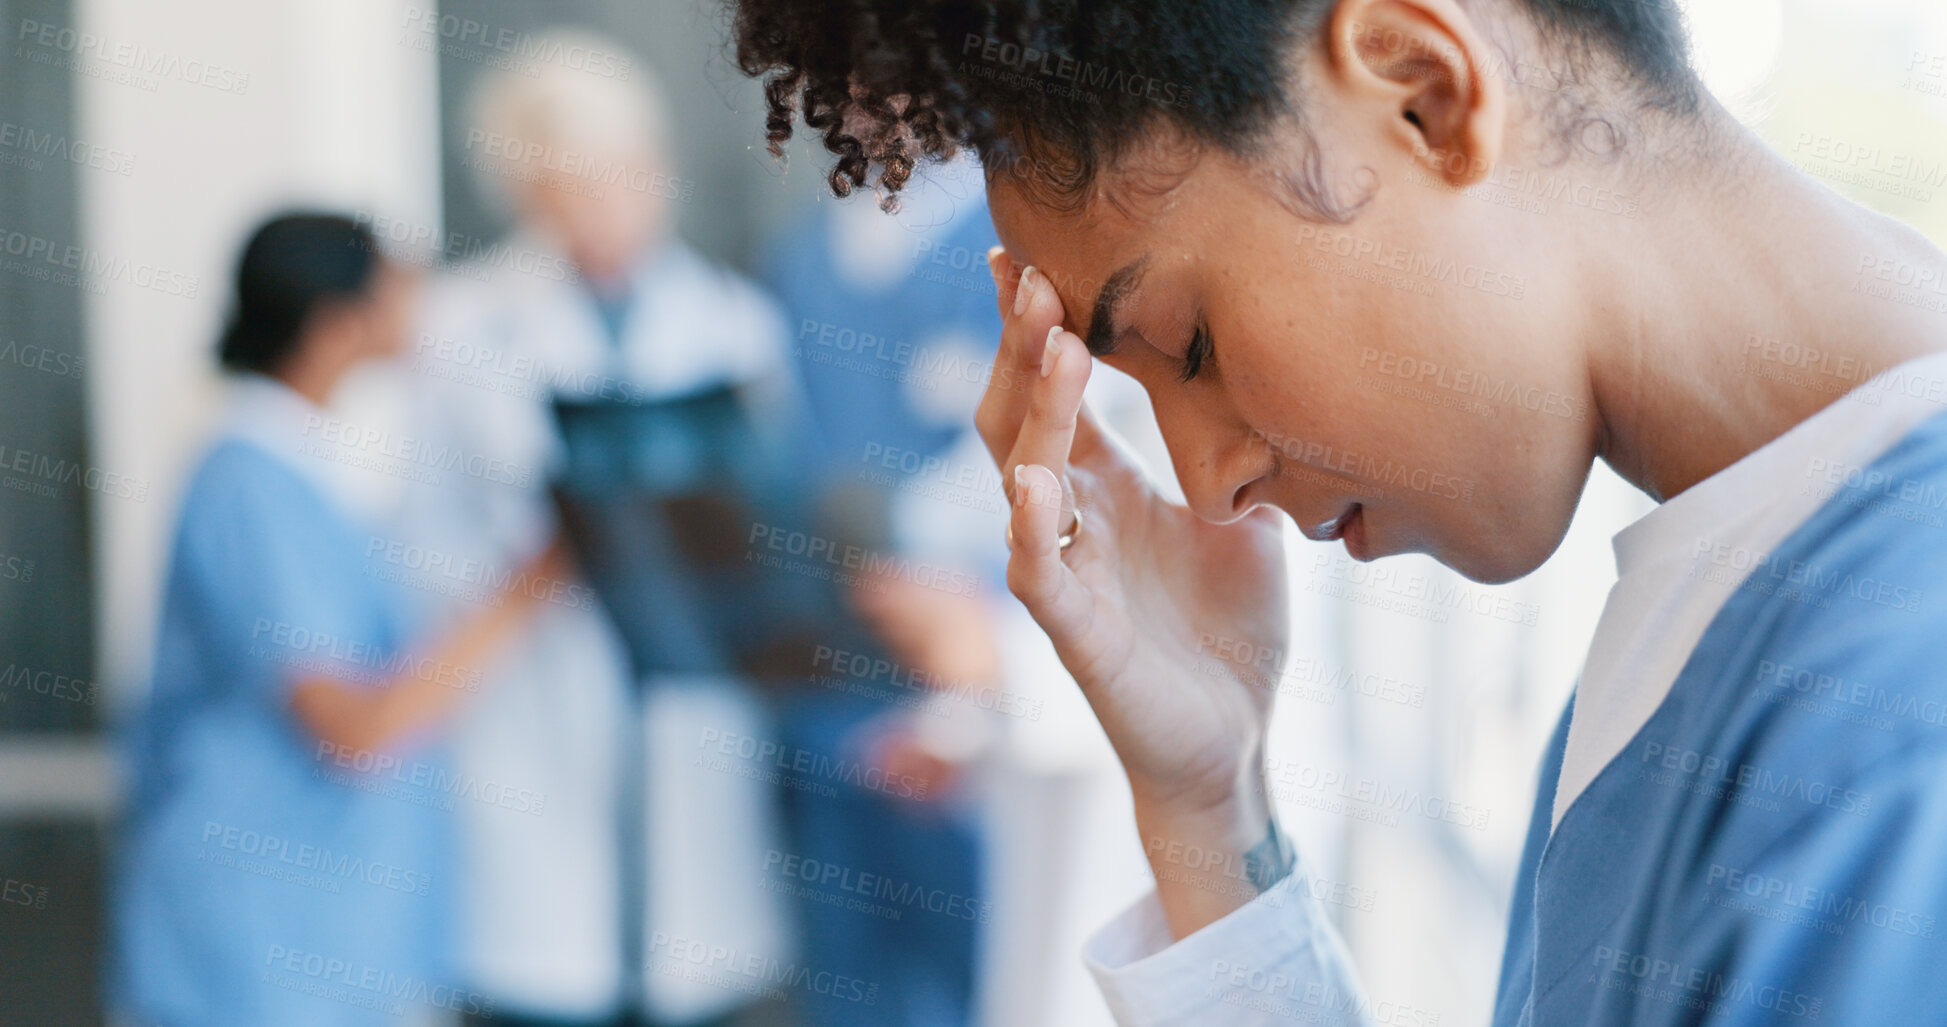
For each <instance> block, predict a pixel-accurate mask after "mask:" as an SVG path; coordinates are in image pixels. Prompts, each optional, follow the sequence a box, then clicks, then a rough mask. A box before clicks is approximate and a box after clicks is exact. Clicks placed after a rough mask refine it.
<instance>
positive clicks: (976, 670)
mask: <svg viewBox="0 0 1947 1027" xmlns="http://www.w3.org/2000/svg"><path fill="white" fill-rule="evenodd" d="M980 183H981V179H980V173H979V169H978V168H977V167H974V166H972V165H971V164H963V165H961V166H959V167H956V168H949V169H941V170H940V173H939V174H938V175H936V176H935V177H934V178H933V179H932V180H931V181H930V182H929V188H927V189H925V190H923V191H922V190H917V189H916V190H915V191H914V195H913V196H911V197H909V202H908V203H907V204H906V206H905V207H904V209H902V211H901V214H900V217H899V218H897V219H893V218H888V217H886V216H885V215H884V214H882V213H881V212H880V211H879V210H878V208H877V207H876V206H875V205H873V204H871V203H870V202H865V201H864V200H863V198H861V200H860V201H859V202H848V203H825V204H821V205H820V206H819V208H818V209H817V210H816V211H815V212H814V213H813V214H811V215H810V216H808V217H806V218H804V219H802V220H801V221H800V222H799V223H797V224H794V225H792V226H790V227H789V228H788V229H787V230H785V231H784V232H782V233H780V234H779V235H778V237H777V238H776V240H775V241H774V242H773V245H772V247H771V250H770V254H769V257H768V260H767V262H766V266H765V269H764V271H765V280H766V282H767V284H769V285H770V286H771V288H772V289H773V291H775V292H776V293H777V294H778V296H779V297H780V299H781V300H782V302H783V303H784V306H785V309H786V310H787V311H788V312H789V314H790V320H791V324H792V325H793V340H794V342H793V356H794V358H795V363H796V366H797V369H798V374H799V376H800V381H801V382H802V383H803V388H804V394H805V399H806V404H807V406H808V408H809V416H810V423H811V426H812V431H813V437H814V438H815V440H816V449H815V465H814V466H815V471H814V473H813V476H812V483H811V486H810V487H811V488H812V489H813V490H815V492H816V493H817V495H818V497H819V499H818V505H820V506H821V507H823V508H825V509H826V510H828V511H832V512H833V513H834V516H832V517H830V518H828V519H830V520H832V521H839V522H842V524H841V525H839V526H835V527H834V528H833V529H832V531H833V533H834V534H839V533H843V534H844V535H845V537H847V538H848V540H850V541H852V542H853V543H855V544H857V545H859V546H861V548H862V549H864V550H867V551H870V552H872V553H875V554H881V555H886V556H896V557H897V559H898V560H899V561H903V562H899V563H895V564H893V566H894V567H895V568H902V567H907V568H913V570H912V571H910V572H906V573H900V572H898V571H897V570H895V572H892V573H886V574H881V575H877V576H876V577H873V578H871V579H870V580H867V581H864V582H862V583H861V584H859V585H857V586H856V587H854V588H853V589H851V591H850V595H849V597H848V601H849V602H850V604H851V608H852V609H854V610H856V611H857V612H858V613H859V615H860V616H861V617H862V618H863V620H864V621H865V623H866V624H867V626H868V627H869V628H870V630H871V631H872V633H873V635H874V636H876V637H875V638H874V639H873V642H874V643H875V646H876V647H879V648H882V649H883V651H884V652H885V653H887V654H888V655H890V656H891V657H892V658H893V660H894V661H895V662H894V666H895V667H896V668H897V669H896V670H893V671H890V672H886V673H881V674H878V675H876V678H877V679H876V680H875V679H874V678H875V676H874V675H872V674H866V675H863V676H860V675H856V674H854V673H853V672H852V671H851V670H849V669H848V668H847V667H845V666H842V665H840V664H839V662H838V661H837V660H836V659H826V660H823V661H820V660H817V659H816V658H815V657H816V655H817V654H818V653H819V652H826V653H829V652H832V651H833V650H835V649H836V647H835V646H827V647H826V648H825V649H823V650H819V649H814V651H813V656H814V660H813V661H812V663H811V665H809V666H807V667H806V668H805V672H806V674H805V676H806V677H808V678H812V679H817V680H831V679H838V680H844V681H846V682H847V684H848V686H849V687H846V688H842V689H833V688H830V687H813V688H807V689H803V690H800V691H799V692H798V693H797V694H795V695H793V696H792V697H790V698H789V699H788V700H787V702H786V705H785V707H784V712H783V720H784V723H783V730H784V737H785V739H786V740H787V741H788V742H789V743H790V744H792V745H793V746H796V747H799V748H802V749H806V750H810V751H816V752H844V753H852V754H856V755H857V756H858V757H859V758H860V759H861V760H862V761H864V762H866V763H869V764H871V765H875V766H879V767H882V768H885V769H887V770H889V771H896V772H898V773H903V774H905V775H907V776H909V777H911V778H912V779H914V780H919V781H925V782H926V783H927V801H924V802H914V801H911V800H909V799H905V798H902V797H898V796H890V795H885V794H880V793H867V792H861V791H849V792H843V793H841V794H840V795H837V796H823V795H803V794H797V793H794V794H792V795H790V796H789V797H788V801H789V810H790V813H789V816H790V818H791V827H792V836H793V838H794V839H795V842H796V846H797V851H796V855H798V856H800V857H802V858H803V859H805V860H808V861H816V865H820V866H832V867H841V868H845V869H847V870H849V871H851V872H852V873H854V874H873V875H878V876H879V878H881V879H883V880H887V881H897V882H903V883H909V884H910V885H912V886H914V887H917V888H919V889H926V890H928V891H931V892H935V893H937V894H940V895H944V896H952V897H954V898H955V901H954V902H953V903H952V904H951V905H950V906H947V905H942V906H941V908H939V909H927V908H921V907H913V908H909V909H904V910H902V911H901V913H902V915H901V916H898V917H896V918H895V917H889V916H886V915H884V914H883V911H881V910H875V909H854V908H850V907H847V906H840V905H834V904H831V903H828V902H820V901H817V900H816V899H808V900H807V901H805V902H802V903H800V919H801V922H802V924H803V929H804V932H805V944H806V949H807V951H813V952H818V953H820V954H821V956H822V957H823V958H825V959H827V960H830V961H831V965H832V966H833V967H834V968H836V969H840V970H842V971H844V972H847V973H853V974H857V975H859V976H861V977H864V978H868V979H871V980H874V981H875V982H878V983H879V984H880V985H881V990H880V992H879V994H878V998H877V1000H876V1001H875V1002H874V1003H873V1004H872V1005H871V1006H869V1007H865V1008H860V1007H858V1006H857V1005H856V1004H855V1003H849V1002H845V1001H841V1000H838V999H835V998H834V999H825V1000H814V1001H812V1002H810V1003H809V1004H808V1006H807V1010H806V1012H807V1014H808V1015H807V1019H808V1022H809V1023H811V1024H815V1025H820V1027H827V1025H829V1027H838V1025H849V1024H860V1025H867V1024H885V1025H907V1024H912V1025H918V1024H927V1025H933V1024H938V1025H954V1024H967V1023H969V1022H971V1020H970V1018H971V1017H972V1016H973V1015H974V1008H975V998H976V971H977V969H978V967H979V965H980V963H981V960H980V958H979V953H980V948H981V943H982V941H983V939H984V935H985V933H986V932H987V931H988V929H989V927H990V925H991V923H992V919H993V909H992V903H991V902H990V901H989V899H988V897H987V896H988V889H987V886H986V882H985V881H984V880H983V877H984V875H983V868H982V858H981V857H982V851H981V850H982V845H981V838H980V835H981V830H980V828H981V817H980V804H979V799H980V795H979V794H978V793H979V789H978V788H977V787H966V786H963V782H962V781H961V778H962V777H963V775H964V774H965V773H966V772H967V771H968V770H970V769H972V768H973V766H974V765H975V764H976V762H977V761H978V760H979V758H980V757H981V756H982V755H983V754H984V753H985V752H986V751H987V750H989V749H990V748H991V746H992V743H993V742H994V741H995V738H996V733H997V730H998V727H999V725H998V724H997V723H996V718H995V717H994V715H993V711H991V710H982V709H979V708H977V707H975V706H974V705H973V704H971V703H968V702H965V701H962V700H957V699H954V698H950V697H949V696H948V695H946V694H944V693H946V692H948V691H950V690H952V689H955V688H958V689H960V690H962V691H965V690H967V689H973V690H976V691H977V690H979V689H982V688H992V687H995V686H998V684H999V683H1000V671H1001V660H1000V654H999V652H998V650H997V647H996V644H997V623H996V620H995V618H994V616H993V611H992V610H991V608H990V604H992V603H993V601H994V598H995V596H996V595H997V594H998V593H997V592H996V590H995V589H994V588H993V587H992V585H991V583H992V582H994V581H997V580H998V578H997V577H996V575H997V574H998V572H999V569H1000V567H1001V566H1002V560H1001V559H1000V558H1002V557H1004V551H999V550H996V549H992V548H991V547H990V550H989V551H987V552H981V551H980V549H979V548H978V547H975V546H969V545H967V544H966V539H965V538H964V537H959V536H960V532H961V530H962V529H964V528H965V527H966V526H967V518H966V516H965V515H964V513H965V510H966V508H968V507H976V508H977V507H979V506H981V505H982V504H986V505H989V506H992V507H993V508H994V509H996V510H998V509H999V506H998V500H997V498H996V497H998V495H999V479H998V478H997V477H996V476H995V475H994V474H993V472H992V470H991V468H989V467H987V466H986V464H985V463H984V462H982V463H975V464H966V465H958V467H957V469H956V465H955V464H952V463H949V461H948V459H947V456H948V455H949V454H950V453H951V451H952V450H953V448H954V446H955V443H956V441H958V440H960V439H962V438H964V437H965V436H967V435H968V434H970V433H969V432H968V430H967V424H968V422H969V421H970V419H971V417H972V413H973V407H974V405H975V404H976V403H977V402H978V401H979V398H980V387H981V384H982V382H983V380H984V373H985V369H986V368H987V367H988V366H989V365H990V363H991V351H992V348H993V347H992V341H991V340H992V339H993V338H994V337H995V334H994V333H995V331H996V330H997V328H998V326H999V320H998V318H997V317H996V316H995V313H994V306H993V298H992V293H993V289H992V284H991V282H984V281H982V280H981V279H980V278H979V277H978V276H976V275H971V274H966V273H964V271H965V264H966V260H967V259H968V258H967V256H966V255H968V254H971V255H972V257H971V259H972V261H973V267H974V268H976V269H978V268H979V267H981V266H982V265H983V263H984V261H983V258H982V256H981V255H982V254H984V253H985V252H986V249H987V247H988V246H991V245H993V239H992V228H991V227H990V226H989V224H988V221H987V217H986V204H985V202H984V197H983V195H982V189H981V184H980ZM956 253H957V254H960V255H961V261H962V265H963V268H962V273H959V274H957V275H956V274H955V273H954V272H953V271H952V269H951V267H950V265H949V264H948V263H947V261H948V260H950V259H951V256H952V255H953V254H956ZM934 256H938V257H939V258H941V259H939V260H937V261H936V260H934V259H930V258H932V257H934ZM961 471H966V472H970V475H963V474H961V473H959V472H961ZM837 511H843V514H842V516H837V515H836V512H837ZM999 523H1001V522H994V525H996V526H995V527H993V529H992V530H994V531H998V530H999V529H998V526H997V525H998V524H999ZM981 527H987V525H981ZM976 530H978V529H976ZM983 541H986V542H989V543H990V544H991V543H992V542H993V538H991V537H989V538H985V539H983ZM983 562H984V564H985V566H982V564H983ZM944 568H952V569H953V570H955V571H957V572H958V574H959V576H958V577H953V576H950V575H948V574H945V573H940V572H939V571H938V570H936V569H944ZM941 581H949V582H951V583H952V584H951V585H950V587H941V586H940V585H939V584H938V583H939V582H941ZM983 584H985V585H986V587H982V586H983ZM964 784H966V785H971V784H972V782H965V783H964Z"/></svg>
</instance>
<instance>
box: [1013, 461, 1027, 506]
mask: <svg viewBox="0 0 1947 1027" xmlns="http://www.w3.org/2000/svg"><path fill="white" fill-rule="evenodd" d="M1027 469H1028V465H1026V464H1015V465H1014V505H1015V506H1026V505H1028V482H1027V479H1026V478H1023V477H1022V476H1021V472H1022V471H1025V470H1027Z"/></svg>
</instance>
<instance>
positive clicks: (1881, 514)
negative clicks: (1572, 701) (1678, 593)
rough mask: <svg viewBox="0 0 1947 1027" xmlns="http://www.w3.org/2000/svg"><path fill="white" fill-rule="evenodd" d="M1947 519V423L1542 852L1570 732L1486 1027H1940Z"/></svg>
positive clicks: (1784, 560)
mask: <svg viewBox="0 0 1947 1027" xmlns="http://www.w3.org/2000/svg"><path fill="white" fill-rule="evenodd" d="M1888 483H1892V485H1891V486H1890V487H1889V485H1888ZM1943 504H1947V415H1939V416H1936V417H1934V418H1933V419H1932V420H1930V421H1928V422H1926V423H1924V424H1922V425H1921V426H1920V427H1919V428H1918V429H1916V430H1915V431H1914V432H1912V433H1911V434H1910V435H1908V436H1907V437H1906V438H1905V439H1903V440H1902V441H1901V442H1900V443H1899V444H1898V445H1896V446H1894V447H1893V448H1892V449H1891V450H1890V451H1888V452H1887V453H1886V454H1885V455H1884V456H1883V457H1881V458H1880V459H1879V460H1878V461H1877V462H1876V463H1875V464H1874V465H1873V466H1872V467H1870V468H1867V469H1866V470H1865V472H1864V473H1862V474H1861V475H1860V478H1859V483H1858V484H1856V485H1849V486H1848V487H1846V488H1843V489H1841V490H1839V491H1838V493H1837V494H1835V495H1834V496H1833V498H1832V499H1831V500H1830V501H1828V502H1827V503H1826V505H1825V506H1824V507H1822V508H1821V509H1820V510H1819V511H1818V512H1817V513H1816V514H1814V515H1813V516H1812V517H1811V518H1810V519H1809V520H1807V521H1806V522H1805V523H1804V524H1803V525H1801V526H1800V527H1799V528H1798V529H1797V530H1796V531H1795V532H1794V533H1793V534H1792V535H1791V536H1790V537H1789V538H1788V539H1787V540H1786V541H1785V542H1784V543H1783V544H1781V545H1780V546H1779V547H1778V549H1777V550H1776V551H1775V552H1773V553H1771V554H1769V558H1768V559H1767V560H1766V561H1765V563H1764V565H1763V566H1762V567H1761V568H1759V569H1756V570H1754V571H1752V572H1751V574H1750V576H1749V578H1747V579H1746V580H1745V581H1744V582H1743V584H1742V585H1741V587H1740V589H1739V591H1738V592H1737V593H1736V594H1735V595H1734V596H1732V598H1731V599H1730V600H1729V601H1728V602H1727V603H1726V604H1725V605H1724V607H1723V609H1722V610H1721V611H1719V613H1718V614H1717V616H1716V618H1715V619H1714V620H1713V621H1712V622H1711V624H1710V627H1709V628H1708V629H1707V630H1706V632H1705V634H1704V636H1703V638H1702V640H1700V641H1699V643H1698V645H1697V648H1696V649H1695V651H1694V652H1692V653H1691V656H1690V659H1689V662H1688V664H1686V666H1685V667H1684V669H1683V671H1682V673H1681V674H1680V675H1679V676H1678V678H1677V680H1676V683H1675V684H1674V685H1673V686H1672V688H1671V690H1670V693H1669V695H1668V696H1667V697H1666V698H1665V699H1664V701H1663V703H1662V704H1661V705H1660V706H1659V707H1658V708H1657V710H1656V712H1655V713H1654V714H1653V715H1652V716H1651V717H1650V719H1649V720H1648V721H1647V722H1646V723H1645V724H1644V725H1643V727H1642V729H1641V730H1640V731H1638V732H1637V734H1636V736H1635V737H1634V738H1633V739H1632V740H1631V742H1630V743H1629V745H1628V746H1627V747H1626V748H1625V749H1624V750H1623V752H1622V753H1621V754H1620V755H1618V756H1617V757H1616V759H1615V760H1613V761H1612V762H1611V763H1610V764H1609V765H1608V766H1606V767H1605V768H1604V769H1603V771H1602V772H1601V773H1600V774H1599V775H1598V776H1597V777H1596V779H1595V780H1594V781H1593V782H1591V783H1590V785H1589V787H1588V788H1587V789H1586V790H1585V791H1583V793H1582V794H1581V795H1580V796H1579V797H1577V798H1576V800H1575V802H1574V803H1572V804H1571V805H1570V806H1569V807H1568V808H1567V810H1565V811H1564V812H1563V814H1562V817H1561V821H1560V823H1559V824H1558V825H1556V827H1555V829H1554V831H1553V832H1552V833H1551V832H1550V831H1549V823H1550V818H1551V811H1552V809H1553V807H1554V792H1555V784H1556V780H1557V779H1558V777H1559V776H1560V771H1561V764H1562V758H1563V751H1564V747H1565V745H1566V740H1567V717H1566V715H1565V716H1564V718H1563V721H1562V726H1561V727H1560V728H1558V729H1557V731H1556V734H1555V737H1554V740H1553V742H1552V743H1551V744H1550V747H1549V753H1548V756H1547V759H1546V762H1545V766H1544V769H1543V772H1542V784H1541V789H1540V794H1539V795H1538V796H1537V798H1536V802H1535V809H1534V819H1533V821H1532V823H1531V827H1530V828H1529V833H1528V840H1527V847H1526V850H1525V851H1524V853H1523V856H1522V861H1521V871H1520V876H1519V878H1518V879H1517V883H1516V890H1515V901H1514V906H1513V914H1512V917H1511V923H1510V925H1509V930H1508V942H1507V950H1506V956H1505V958H1504V961H1503V965H1502V970H1501V976H1500V982H1499V998H1498V1001H1497V1003H1496V1009H1495V1013H1494V1021H1493V1022H1494V1023H1495V1024H1496V1025H1497V1027H1529V1025H1543V1024H1577V1025H1625V1024H1636V1025H1650V1024H1672V1023H1709V1024H1753V1025H1755V1024H1814V1023H1824V1024H1841V1025H1845V1027H1852V1025H1855V1024H1856V1025H1861V1027H1866V1025H1879V1024H1888V1025H1891V1024H1920V1023H1941V1022H1947V922H1943V918H1947V787H1943V782H1947V660H1943V653H1944V652H1947V649H1943V645H1942V641H1941V640H1942V639H1943V638H1947V595H1943V594H1942V591H1941V583H1942V582H1947V533H1944V532H1943V529H1942V528H1941V527H1938V526H1936V525H1937V524H1938V516H1937V513H1936V511H1937V509H1938V508H1939V507H1940V506H1942V505H1943Z"/></svg>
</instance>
